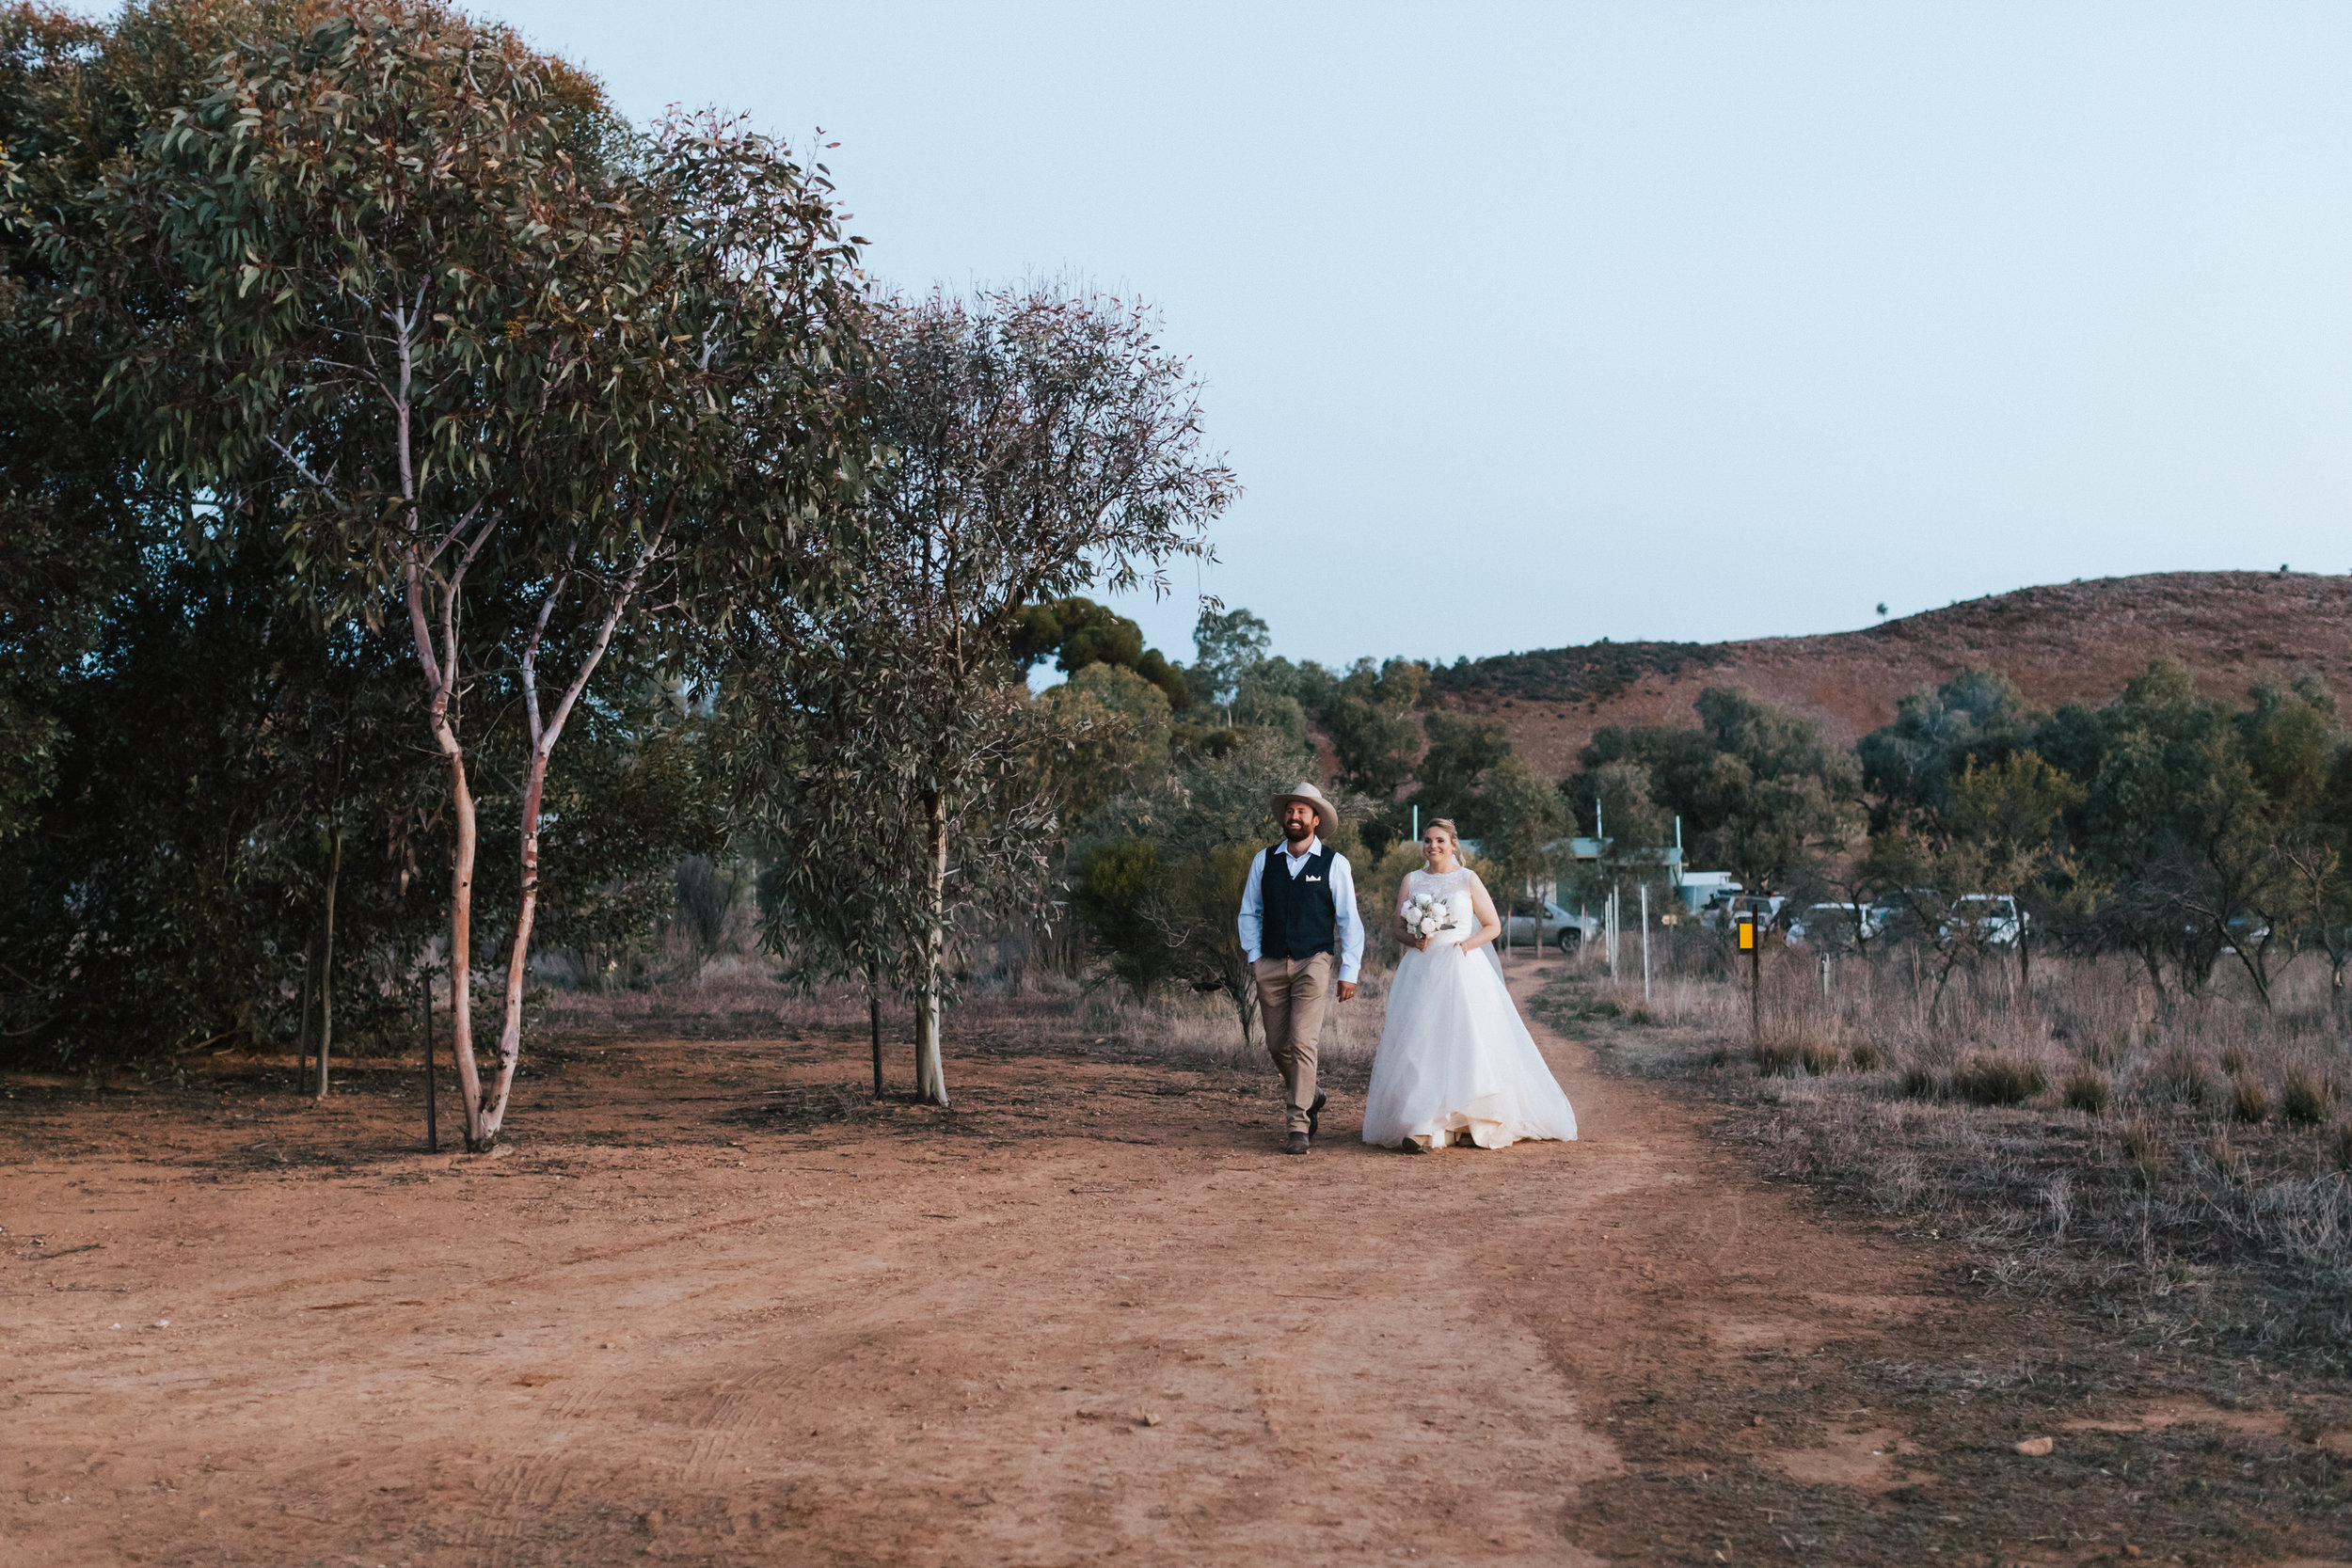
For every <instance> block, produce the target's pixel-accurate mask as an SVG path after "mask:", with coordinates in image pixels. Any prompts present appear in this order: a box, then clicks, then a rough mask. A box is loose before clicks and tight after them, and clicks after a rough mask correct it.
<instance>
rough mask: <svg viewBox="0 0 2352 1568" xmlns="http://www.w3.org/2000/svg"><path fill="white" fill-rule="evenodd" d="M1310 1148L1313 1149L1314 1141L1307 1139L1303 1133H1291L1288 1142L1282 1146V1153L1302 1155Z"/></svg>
mask: <svg viewBox="0 0 2352 1568" xmlns="http://www.w3.org/2000/svg"><path fill="white" fill-rule="evenodd" d="M1311 1148H1314V1140H1313V1139H1312V1138H1310V1137H1308V1136H1307V1134H1306V1133H1304V1132H1293V1133H1292V1134H1291V1135H1290V1138H1289V1141H1288V1142H1286V1143H1284V1144H1283V1145H1282V1152H1283V1153H1285V1154H1304V1153H1306V1152H1307V1150H1309V1149H1311Z"/></svg>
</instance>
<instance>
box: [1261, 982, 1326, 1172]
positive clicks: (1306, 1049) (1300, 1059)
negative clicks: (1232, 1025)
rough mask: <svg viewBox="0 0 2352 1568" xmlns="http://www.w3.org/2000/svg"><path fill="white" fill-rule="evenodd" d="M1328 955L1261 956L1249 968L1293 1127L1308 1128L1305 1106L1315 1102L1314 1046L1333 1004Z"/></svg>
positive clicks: (1319, 1040)
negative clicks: (1329, 1007)
mask: <svg viewBox="0 0 2352 1568" xmlns="http://www.w3.org/2000/svg"><path fill="white" fill-rule="evenodd" d="M1335 965H1336V960H1334V959H1333V958H1332V957H1331V955H1330V954H1328V953H1317V954H1316V955H1315V956H1314V957H1313V958H1260V959H1259V960H1258V961H1257V962H1256V963H1255V964H1253V965H1252V966H1251V967H1250V973H1251V974H1255V975H1256V976H1257V978H1258V1021H1259V1022H1261V1023H1263V1025H1264V1026H1265V1048H1266V1053H1267V1054H1269V1055H1271V1056H1272V1057H1273V1058H1274V1067H1275V1070H1276V1071H1278V1072H1279V1073H1280V1074H1281V1075H1282V1092H1283V1095H1284V1101H1283V1103H1284V1105H1285V1107H1286V1108H1287V1110H1288V1112H1289V1116H1290V1130H1291V1131H1292V1132H1305V1131H1307V1108H1308V1107H1309V1106H1311V1105H1312V1104H1313V1103H1314V1102H1315V1048H1316V1047H1317V1046H1319V1045H1321V1044H1322V1043H1323V1009H1324V1008H1325V1007H1327V1006H1329V1005H1330V1002H1331V973H1332V970H1333V969H1334V967H1335Z"/></svg>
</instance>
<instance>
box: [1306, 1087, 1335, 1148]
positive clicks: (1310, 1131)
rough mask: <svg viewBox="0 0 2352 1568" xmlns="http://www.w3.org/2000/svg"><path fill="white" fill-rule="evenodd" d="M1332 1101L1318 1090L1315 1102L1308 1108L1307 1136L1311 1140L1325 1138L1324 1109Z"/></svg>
mask: <svg viewBox="0 0 2352 1568" xmlns="http://www.w3.org/2000/svg"><path fill="white" fill-rule="evenodd" d="M1330 1099H1331V1097H1330V1096H1329V1095H1327V1094H1325V1093H1324V1092H1323V1091H1322V1090H1321V1089H1317V1090H1316V1091H1315V1102H1314V1103H1313V1104H1312V1105H1310V1106H1308V1107H1307V1136H1308V1137H1309V1138H1310V1139H1313V1138H1319V1137H1321V1136H1323V1107H1324V1106H1325V1105H1326V1104H1327V1103H1329V1101H1330Z"/></svg>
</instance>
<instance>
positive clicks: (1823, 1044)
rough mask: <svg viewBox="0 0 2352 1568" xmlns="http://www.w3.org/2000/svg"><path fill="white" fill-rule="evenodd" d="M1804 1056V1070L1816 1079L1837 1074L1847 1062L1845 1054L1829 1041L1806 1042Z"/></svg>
mask: <svg viewBox="0 0 2352 1568" xmlns="http://www.w3.org/2000/svg"><path fill="white" fill-rule="evenodd" d="M1802 1054H1803V1055H1804V1070H1805V1071H1807V1072H1809V1073H1811V1074H1813V1076H1814V1077H1816V1078H1820V1077H1822V1076H1824V1075H1825V1074H1828V1073H1832V1072H1836V1070H1837V1069H1838V1068H1839V1067H1840V1066H1842V1065H1843V1064H1844V1062H1845V1056H1844V1055H1843V1053H1840V1052H1839V1051H1838V1049H1837V1047H1836V1046H1834V1045H1832V1044H1830V1043H1829V1042H1828V1041H1827V1040H1807V1041H1805V1042H1804V1051H1803V1053H1802Z"/></svg>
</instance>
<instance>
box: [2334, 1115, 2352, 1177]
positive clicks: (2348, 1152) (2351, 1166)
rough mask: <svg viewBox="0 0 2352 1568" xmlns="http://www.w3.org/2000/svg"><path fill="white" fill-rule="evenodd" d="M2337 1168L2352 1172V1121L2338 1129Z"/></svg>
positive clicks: (2341, 1124)
mask: <svg viewBox="0 0 2352 1568" xmlns="http://www.w3.org/2000/svg"><path fill="white" fill-rule="evenodd" d="M2336 1168H2337V1169H2339V1170H2347V1171H2352V1121H2347V1122H2342V1123H2339V1124H2338V1125H2337V1127H2336Z"/></svg>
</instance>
